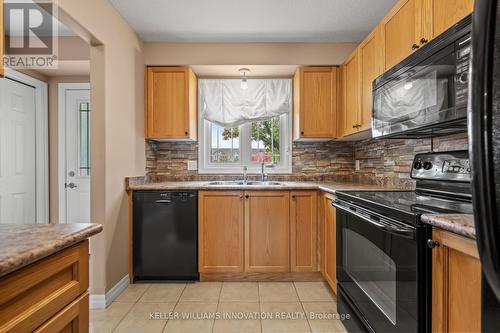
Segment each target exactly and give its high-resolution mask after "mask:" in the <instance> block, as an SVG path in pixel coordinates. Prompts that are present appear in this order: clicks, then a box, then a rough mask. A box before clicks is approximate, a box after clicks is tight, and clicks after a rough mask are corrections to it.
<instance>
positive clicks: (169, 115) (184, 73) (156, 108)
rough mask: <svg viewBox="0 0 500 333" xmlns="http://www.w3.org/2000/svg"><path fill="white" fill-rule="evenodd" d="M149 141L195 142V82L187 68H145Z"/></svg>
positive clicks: (147, 134)
mask: <svg viewBox="0 0 500 333" xmlns="http://www.w3.org/2000/svg"><path fill="white" fill-rule="evenodd" d="M145 89H146V96H147V98H146V101H145V102H146V112H145V114H146V119H145V129H146V134H145V136H146V138H148V139H171V140H196V139H197V126H196V123H197V79H196V76H195V75H194V73H193V71H192V70H191V69H190V68H188V67H148V68H147V69H146V87H145Z"/></svg>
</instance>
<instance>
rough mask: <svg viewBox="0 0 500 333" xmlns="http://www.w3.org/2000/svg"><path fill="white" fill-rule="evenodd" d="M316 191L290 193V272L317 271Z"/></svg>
mask: <svg viewBox="0 0 500 333" xmlns="http://www.w3.org/2000/svg"><path fill="white" fill-rule="evenodd" d="M317 196H318V195H317V193H316V191H296V192H291V193H290V197H291V199H290V243H291V244H290V252H291V253H290V257H291V265H290V266H291V267H290V270H291V271H292V272H315V271H317V263H316V259H317V258H316V257H317V248H316V244H317V240H316V238H317V212H318V198H317Z"/></svg>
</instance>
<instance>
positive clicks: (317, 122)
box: [294, 67, 337, 139]
mask: <svg viewBox="0 0 500 333" xmlns="http://www.w3.org/2000/svg"><path fill="white" fill-rule="evenodd" d="M297 85H299V87H298V89H295V92H294V93H295V96H299V99H300V100H295V103H294V119H295V121H298V122H299V124H298V127H299V131H295V138H294V139H300V138H335V136H336V134H337V133H336V117H337V68H336V67H305V68H300V69H299V73H298V75H296V77H295V80H294V86H297ZM297 132H298V133H297Z"/></svg>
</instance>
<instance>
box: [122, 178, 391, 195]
mask: <svg viewBox="0 0 500 333" xmlns="http://www.w3.org/2000/svg"><path fill="white" fill-rule="evenodd" d="M279 182H280V183H281V185H236V184H235V185H233V184H230V185H208V184H207V183H209V181H183V182H139V183H133V182H132V183H128V184H127V190H130V191H137V190H225V191H227V190H277V191H279V190H318V189H319V190H322V191H325V192H329V193H332V194H335V192H336V191H347V190H355V191H365V190H366V191H375V190H378V191H381V190H396V189H395V188H391V187H382V186H378V185H364V184H356V183H337V182H294V181H279Z"/></svg>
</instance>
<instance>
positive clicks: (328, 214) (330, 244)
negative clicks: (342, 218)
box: [321, 193, 337, 293]
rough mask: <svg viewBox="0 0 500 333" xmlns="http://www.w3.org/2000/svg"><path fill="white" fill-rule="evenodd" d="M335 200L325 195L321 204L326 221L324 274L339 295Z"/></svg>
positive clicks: (333, 197)
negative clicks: (333, 204) (333, 202)
mask: <svg viewBox="0 0 500 333" xmlns="http://www.w3.org/2000/svg"><path fill="white" fill-rule="evenodd" d="M333 200H335V196H334V195H333V194H328V193H325V195H324V196H323V198H322V202H321V204H322V205H323V212H324V215H323V219H324V222H323V223H324V233H325V237H324V241H325V246H324V249H325V252H324V267H325V269H324V274H323V276H324V277H325V280H326V281H327V282H328V284H329V285H330V287H331V288H332V290H333V291H334V292H335V293H337V224H336V212H335V207H333V206H332V201H333Z"/></svg>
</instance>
